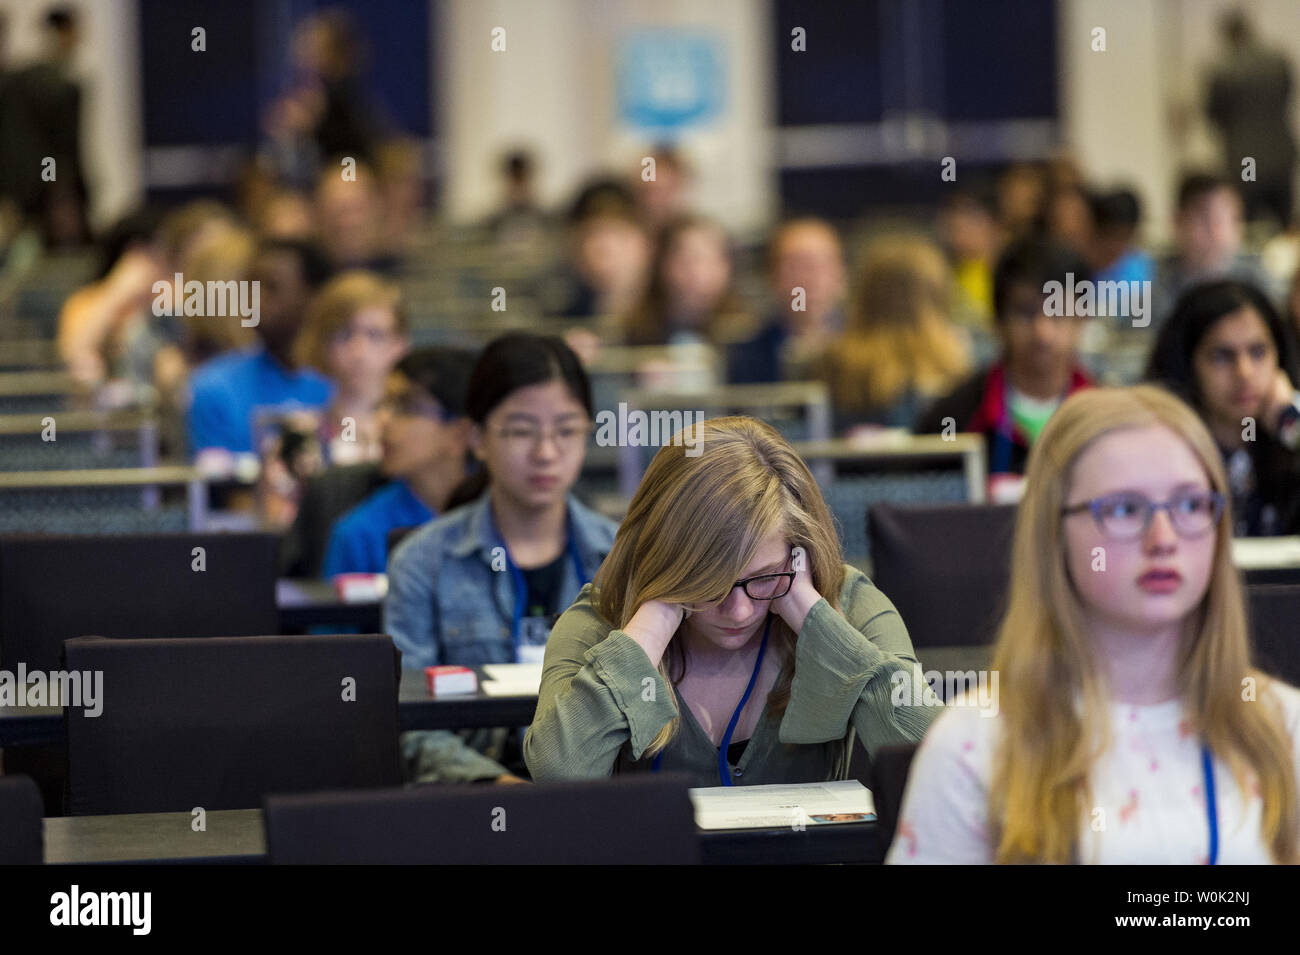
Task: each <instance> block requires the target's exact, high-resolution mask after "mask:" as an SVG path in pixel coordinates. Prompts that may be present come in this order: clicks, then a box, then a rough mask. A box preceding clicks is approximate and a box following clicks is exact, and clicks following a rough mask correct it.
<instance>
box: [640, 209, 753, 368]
mask: <svg viewBox="0 0 1300 955" xmlns="http://www.w3.org/2000/svg"><path fill="white" fill-rule="evenodd" d="M733 282H734V274H733V267H732V254H731V243H730V240H729V239H728V238H727V234H726V232H724V231H723V229H722V227H721V226H720V225H718V224H717V223H716V222H713V221H712V220H710V219H706V218H703V217H701V216H687V217H685V218H681V219H676V220H674V221H673V222H671V223H669V224H667V225H665V226H664V228H663V230H662V231H661V232H660V234H659V239H658V243H657V245H656V247H655V254H654V259H653V261H652V262H651V265H650V280H649V283H648V284H647V286H646V290H645V294H644V295H643V296H642V297H641V301H640V302H638V303H637V305H636V307H635V308H633V309H632V311H631V312H630V313H628V315H627V316H626V318H625V323H624V331H625V343H626V344H628V345H676V344H699V343H707V344H714V345H718V344H725V343H728V342H731V341H735V340H736V339H737V338H738V336H739V334H740V333H742V332H743V331H745V330H747V328H746V326H747V324H748V315H747V313H746V309H745V307H744V305H743V303H742V302H741V301H740V298H739V296H738V295H737V294H736V291H735V287H734V284H733Z"/></svg>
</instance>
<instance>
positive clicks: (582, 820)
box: [265, 773, 700, 865]
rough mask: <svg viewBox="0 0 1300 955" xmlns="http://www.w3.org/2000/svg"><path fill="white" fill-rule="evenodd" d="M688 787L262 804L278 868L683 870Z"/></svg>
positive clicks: (654, 783) (450, 790)
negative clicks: (591, 866)
mask: <svg viewBox="0 0 1300 955" xmlns="http://www.w3.org/2000/svg"><path fill="white" fill-rule="evenodd" d="M688 786H689V781H688V780H687V779H686V778H685V777H681V776H674V775H673V774H669V773H662V774H655V775H646V776H642V777H640V778H636V777H631V778H628V777H624V778H620V779H611V780H599V781H592V782H582V783H558V784H542V785H536V786H520V785H515V786H491V787H482V786H450V787H443V786H416V787H412V788H408V789H397V790H385V791H377V792H361V793H319V794H316V795H307V796H275V797H269V798H268V799H267V800H266V816H265V818H266V846H267V854H268V857H269V858H270V861H271V862H273V863H280V864H285V863H288V864H314V865H319V864H340V863H363V864H379V865H386V864H425V863H437V864H453V865H464V864H488V865H493V864H515V865H520V864H522V865H534V864H537V865H544V864H554V863H562V864H594V865H627V864H647V865H680V864H693V863H696V862H698V861H699V852H700V848H699V837H698V835H697V832H696V829H695V817H694V812H693V810H692V808H691V801H690V797H689V796H688V794H687V788H688Z"/></svg>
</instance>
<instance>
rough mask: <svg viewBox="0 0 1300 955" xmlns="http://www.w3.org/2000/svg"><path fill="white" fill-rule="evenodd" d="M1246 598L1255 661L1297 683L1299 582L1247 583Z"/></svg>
mask: <svg viewBox="0 0 1300 955" xmlns="http://www.w3.org/2000/svg"><path fill="white" fill-rule="evenodd" d="M1246 598H1247V601H1248V603H1249V607H1250V633H1251V640H1252V642H1253V644H1254V648H1255V659H1256V662H1257V664H1258V665H1259V667H1260V668H1261V669H1263V670H1265V671H1266V672H1268V673H1272V674H1273V675H1275V676H1278V677H1281V678H1282V679H1283V680H1285V681H1286V682H1287V683H1290V684H1291V685H1292V686H1300V584H1262V585H1259V586H1250V587H1247V588H1246Z"/></svg>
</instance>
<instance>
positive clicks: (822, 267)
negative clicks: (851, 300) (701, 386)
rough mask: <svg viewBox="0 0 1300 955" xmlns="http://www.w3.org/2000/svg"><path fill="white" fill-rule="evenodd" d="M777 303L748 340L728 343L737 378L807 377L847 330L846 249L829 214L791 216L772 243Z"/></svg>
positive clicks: (730, 368)
mask: <svg viewBox="0 0 1300 955" xmlns="http://www.w3.org/2000/svg"><path fill="white" fill-rule="evenodd" d="M767 269H768V284H769V287H770V290H771V292H772V300H773V303H774V304H773V307H772V308H771V310H770V311H769V312H768V313H767V315H766V316H765V319H764V321H763V325H762V328H761V329H760V330H759V332H758V334H757V335H756V336H754V337H753V338H751V339H750V340H749V341H746V342H741V343H739V344H736V345H732V346H731V347H730V348H728V349H727V379H728V380H729V381H731V382H732V383H734V384H746V383H751V382H769V381H802V380H805V379H806V378H808V377H809V369H810V367H811V366H812V365H814V364H815V363H816V362H817V361H818V360H819V359H820V358H821V357H822V352H823V351H825V349H826V346H827V345H828V344H829V343H830V341H831V339H832V338H833V337H834V336H836V335H838V334H839V333H840V332H842V331H843V330H844V291H845V285H844V249H843V247H842V246H841V245H840V237H839V233H837V232H836V231H835V227H834V226H833V225H831V224H830V223H829V222H827V221H826V220H825V219H815V218H805V219H791V220H790V221H788V222H785V223H783V224H782V225H780V226H778V227H777V229H776V231H775V232H774V233H773V234H772V238H771V241H770V242H769V244H768V254H767Z"/></svg>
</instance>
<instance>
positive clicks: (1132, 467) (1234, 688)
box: [888, 385, 1300, 865]
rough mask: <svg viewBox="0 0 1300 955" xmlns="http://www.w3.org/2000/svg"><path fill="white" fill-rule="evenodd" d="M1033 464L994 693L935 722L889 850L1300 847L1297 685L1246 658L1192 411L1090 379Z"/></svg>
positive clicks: (946, 857) (1029, 852) (1218, 470)
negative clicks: (1097, 385)
mask: <svg viewBox="0 0 1300 955" xmlns="http://www.w3.org/2000/svg"><path fill="white" fill-rule="evenodd" d="M1026 476H1027V487H1026V492H1025V496H1024V499H1023V501H1022V502H1021V504H1020V510H1019V514H1018V517H1017V522H1016V532H1015V541H1014V544H1013V546H1012V572H1011V593H1010V597H1009V603H1008V608H1007V613H1006V616H1005V617H1004V618H1003V620H1002V627H1001V631H1000V634H999V637H998V642H997V647H996V649H995V651H994V658H993V671H994V672H995V673H998V674H1000V685H1001V693H1000V696H999V699H998V706H997V709H996V711H994V710H993V709H992V708H981V707H978V706H970V705H965V706H953V707H952V708H950V709H948V710H947V712H945V713H944V714H943V715H942V716H941V717H939V719H938V720H936V721H935V723H934V725H933V727H931V730H930V733H929V734H928V735H927V737H926V739H925V740H924V741H923V743H922V745H921V747H920V750H919V751H918V753H917V755H916V759H915V760H914V761H913V763H912V769H911V774H910V778H909V780H908V786H907V792H906V794H905V795H904V798H903V806H902V811H901V813H900V819H899V826H898V834H897V836H896V837H895V841H894V845H893V847H892V849H891V850H890V853H889V857H888V860H889V861H891V862H930V863H979V862H1000V863H1071V862H1073V863H1103V864H1111V863H1129V864H1132V863H1139V864H1151V863H1159V864H1171V863H1172V864H1184V865H1186V864H1206V863H1209V864H1215V863H1225V864H1240V863H1267V862H1279V863H1295V862H1297V861H1300V804H1298V803H1297V779H1296V768H1297V765H1298V764H1300V759H1298V757H1300V752H1297V748H1298V746H1300V691H1297V690H1296V689H1295V688H1294V687H1291V686H1288V685H1286V684H1285V683H1282V682H1280V681H1278V680H1275V679H1273V678H1271V677H1269V676H1266V675H1265V674H1264V673H1262V672H1260V671H1259V670H1257V669H1256V668H1255V667H1254V666H1252V663H1251V650H1250V639H1249V635H1248V632H1247V627H1246V613H1245V608H1244V604H1243V598H1242V589H1241V581H1240V577H1239V576H1238V574H1237V571H1236V568H1235V567H1234V566H1233V563H1232V549H1231V544H1232V533H1231V524H1230V522H1229V521H1228V520H1226V519H1225V514H1226V513H1227V511H1228V496H1229V491H1228V482H1227V477H1226V475H1225V473H1224V468H1223V464H1222V461H1221V459H1220V456H1219V452H1218V450H1217V448H1216V447H1215V445H1214V441H1213V439H1212V438H1211V437H1210V434H1209V432H1208V431H1207V430H1206V428H1205V425H1204V424H1202V423H1201V421H1200V419H1199V418H1198V417H1197V415H1196V413H1195V412H1194V411H1193V410H1192V409H1191V408H1189V407H1188V406H1187V405H1185V404H1183V403H1182V402H1181V401H1179V400H1178V399H1177V398H1175V397H1173V396H1172V395H1171V394H1169V393H1168V392H1166V391H1164V390H1163V389H1160V388H1156V387H1153V386H1151V385H1140V386H1137V387H1134V388H1115V389H1112V388H1104V389H1089V390H1085V391H1082V392H1079V393H1078V394H1075V395H1073V396H1071V397H1070V398H1068V399H1066V401H1065V402H1064V403H1063V404H1062V405H1061V407H1060V409H1059V410H1058V411H1057V412H1056V414H1055V415H1053V416H1052V419H1051V420H1050V421H1048V423H1047V426H1046V428H1044V429H1043V433H1042V435H1041V436H1040V437H1039V439H1038V441H1037V442H1036V443H1035V444H1034V446H1033V449H1032V450H1031V451H1030V458H1029V468H1028V471H1027V475H1026ZM968 702H969V701H968Z"/></svg>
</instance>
